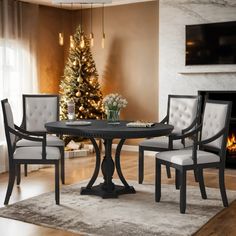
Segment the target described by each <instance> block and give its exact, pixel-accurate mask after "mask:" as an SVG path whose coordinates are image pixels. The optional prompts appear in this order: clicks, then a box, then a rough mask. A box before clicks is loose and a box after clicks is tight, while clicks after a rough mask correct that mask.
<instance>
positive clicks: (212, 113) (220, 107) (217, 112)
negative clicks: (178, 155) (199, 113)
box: [202, 103, 228, 148]
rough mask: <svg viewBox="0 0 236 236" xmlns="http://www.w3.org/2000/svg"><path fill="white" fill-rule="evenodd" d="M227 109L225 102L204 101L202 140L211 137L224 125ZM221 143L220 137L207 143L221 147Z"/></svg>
mask: <svg viewBox="0 0 236 236" xmlns="http://www.w3.org/2000/svg"><path fill="white" fill-rule="evenodd" d="M227 109H228V106H227V104H214V103H206V106H205V111H204V118H203V122H202V124H203V126H202V140H205V139H208V138H211V137H212V136H214V135H215V134H217V133H218V132H219V131H220V130H221V129H223V128H224V127H225V119H226V115H225V114H226V112H227ZM221 145H222V137H220V138H218V139H216V140H214V141H213V142H211V143H209V144H207V146H212V147H216V148H221Z"/></svg>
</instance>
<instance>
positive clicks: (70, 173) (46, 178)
mask: <svg viewBox="0 0 236 236" xmlns="http://www.w3.org/2000/svg"><path fill="white" fill-rule="evenodd" d="M137 156H138V154H137V153H136V152H122V159H121V160H122V161H121V165H122V170H123V174H124V175H125V177H126V178H127V179H130V180H137ZM94 160H95V158H94V156H93V155H91V156H89V157H80V158H74V159H68V160H66V184H68V185H69V184H73V183H78V182H79V181H81V180H84V179H88V178H90V177H91V174H92V173H93V169H94ZM162 172H163V174H162V176H163V183H168V184H174V179H167V178H166V173H165V169H164V168H163V170H162ZM172 174H173V175H174V173H172ZM204 176H205V183H206V186H207V187H214V188H218V175H217V171H216V170H215V169H212V170H206V171H205V173H204ZM115 177H117V175H116V174H115ZM7 180H8V175H7V174H1V175H0V206H1V207H2V206H3V201H4V197H5V192H6V186H7ZM145 181H146V182H151V183H154V158H152V157H149V156H147V157H146V158H145ZM188 185H197V184H196V183H195V181H194V178H193V174H192V173H189V174H188ZM226 187H227V189H231V190H236V170H231V169H227V170H226ZM53 190H54V169H53V168H45V169H41V170H39V171H35V172H31V173H29V175H28V177H23V176H22V182H21V185H20V186H15V187H14V189H13V193H12V196H11V199H10V204H12V203H14V202H17V201H20V200H23V199H27V198H30V197H33V196H37V195H39V194H41V193H45V192H48V191H53ZM199 197H200V194H199ZM235 198H236V196H235ZM206 201H207V200H206ZM0 235H1V236H12V235H15V236H47V235H52V236H53V235H57V236H74V235H78V234H73V233H69V232H64V231H61V230H54V229H50V228H46V227H41V226H36V225H32V224H28V223H24V222H20V221H15V220H10V219H4V218H0ZM206 235H217V236H218V235H219V236H231V235H232V236H233V235H236V201H235V202H233V203H232V204H231V205H230V207H229V208H227V209H225V210H223V211H222V212H221V213H219V214H218V215H216V216H215V217H214V218H213V219H212V220H210V221H209V222H208V223H207V224H206V225H205V226H204V227H203V228H201V229H200V230H199V231H198V232H197V233H196V234H195V236H206Z"/></svg>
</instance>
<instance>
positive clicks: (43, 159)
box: [1, 99, 61, 205]
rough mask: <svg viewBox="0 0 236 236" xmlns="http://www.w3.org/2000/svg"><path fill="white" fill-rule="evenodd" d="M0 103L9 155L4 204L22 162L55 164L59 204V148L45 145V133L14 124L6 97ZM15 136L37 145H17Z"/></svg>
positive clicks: (57, 200)
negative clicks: (27, 129) (31, 130)
mask: <svg viewBox="0 0 236 236" xmlns="http://www.w3.org/2000/svg"><path fill="white" fill-rule="evenodd" d="M1 104H2V111H3V120H4V127H5V135H6V141H7V147H8V157H9V179H8V187H7V192H6V197H5V201H4V204H5V205H7V204H8V202H9V199H10V196H11V194H12V190H13V186H14V182H15V179H16V177H17V176H18V173H19V172H20V167H21V165H22V164H47V165H48V164H50V165H54V166H55V200H56V204H59V203H60V199H59V198H60V196H59V195H60V193H59V191H60V184H59V161H60V157H61V154H60V150H59V148H58V147H48V146H46V142H47V140H46V133H37V132H29V131H26V130H24V129H22V128H21V127H18V126H17V125H15V124H14V119H13V114H12V110H11V106H10V104H9V102H8V99H4V100H2V101H1ZM17 137H20V138H23V139H25V140H28V141H31V142H38V143H39V145H38V146H22V147H17V146H16V138H17Z"/></svg>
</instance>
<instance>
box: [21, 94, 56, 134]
mask: <svg viewBox="0 0 236 236" xmlns="http://www.w3.org/2000/svg"><path fill="white" fill-rule="evenodd" d="M25 103H26V104H25V105H26V130H28V131H46V129H45V127H44V124H45V123H47V122H53V121H56V120H57V107H58V104H57V98H56V97H27V98H26V101H25Z"/></svg>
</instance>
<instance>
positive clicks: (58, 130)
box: [45, 120, 174, 139]
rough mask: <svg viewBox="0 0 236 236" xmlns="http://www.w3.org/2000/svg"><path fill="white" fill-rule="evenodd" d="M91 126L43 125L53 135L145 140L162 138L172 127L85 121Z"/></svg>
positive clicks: (50, 123) (61, 123) (60, 122)
mask: <svg viewBox="0 0 236 236" xmlns="http://www.w3.org/2000/svg"><path fill="white" fill-rule="evenodd" d="M86 121H90V122H91V125H87V126H79V125H78V126H74V125H73V126H70V125H67V124H66V121H56V122H49V123H46V124H45V127H46V129H47V131H48V132H51V133H55V134H67V135H77V136H81V137H85V138H89V137H93V138H107V139H109V138H111V139H113V138H125V139H128V138H147V137H157V136H164V135H168V134H169V133H171V131H172V130H173V128H174V127H173V126H172V125H167V124H161V123H155V125H154V126H152V127H148V128H146V127H145V128H133V127H132V128H131V127H127V126H126V124H127V123H129V122H130V121H120V123H119V124H110V123H109V122H108V121H107V120H86Z"/></svg>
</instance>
